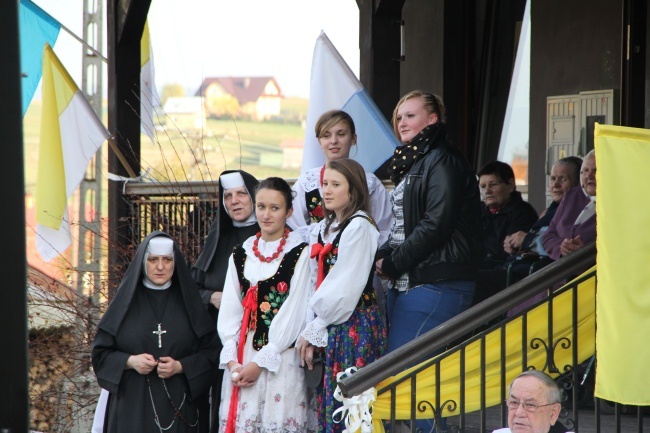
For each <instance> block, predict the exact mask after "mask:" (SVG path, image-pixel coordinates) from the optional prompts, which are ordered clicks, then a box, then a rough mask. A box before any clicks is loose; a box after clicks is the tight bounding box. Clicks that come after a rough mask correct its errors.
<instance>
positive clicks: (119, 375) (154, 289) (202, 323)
mask: <svg viewBox="0 0 650 433" xmlns="http://www.w3.org/2000/svg"><path fill="white" fill-rule="evenodd" d="M170 265H171V268H170ZM217 342H218V337H217V334H216V330H215V328H214V325H213V324H212V322H211V320H210V318H209V316H208V314H207V313H206V311H205V308H204V307H203V305H202V302H201V298H200V296H199V294H198V292H197V289H196V285H195V283H194V281H193V280H192V277H191V274H190V270H189V269H188V267H187V265H186V264H185V259H184V258H183V255H182V254H181V252H180V250H179V247H178V244H177V243H176V242H174V241H173V240H172V238H171V237H170V236H169V235H168V234H166V233H163V232H153V233H151V234H150V235H149V236H147V237H146V238H145V239H144V241H142V243H141V244H140V246H139V247H138V251H137V252H136V255H135V258H134V259H133V262H132V263H131V265H130V266H129V268H128V269H127V271H126V273H125V275H124V278H123V279H122V282H121V284H120V287H119V288H118V291H117V293H116V295H115V298H114V299H113V300H112V302H111V303H110V305H109V306H108V309H107V310H106V313H104V316H103V317H102V319H101V320H100V321H99V325H98V330H97V334H96V335H95V340H94V341H93V347H92V364H93V368H94V371H95V375H96V376H97V381H98V382H99V385H100V386H101V387H102V388H104V389H106V390H108V391H109V393H110V394H109V398H108V403H107V407H106V413H105V417H104V432H105V433H124V432H139V433H140V432H141V433H154V432H155V433H160V432H161V431H165V432H167V433H186V432H201V433H204V432H208V429H209V406H208V390H209V388H210V385H211V383H212V379H213V377H214V372H215V370H216V365H217V360H218V355H219V349H218V344H217Z"/></svg>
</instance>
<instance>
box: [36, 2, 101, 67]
mask: <svg viewBox="0 0 650 433" xmlns="http://www.w3.org/2000/svg"><path fill="white" fill-rule="evenodd" d="M46 13H47V12H46ZM57 22H58V21H57ZM59 25H60V26H61V28H62V29H63V30H65V31H66V32H68V34H69V35H70V36H72V37H73V38H75V39H76V40H77V41H79V42H80V43H81V44H82V45H83V46H84V47H86V48H88V49H89V50H90V51H92V52H93V54H95V55H96V56H98V57H99V58H101V59H102V60H103V61H104V63H106V64H108V59H107V58H106V57H104V56H103V55H102V53H100V52H99V51H97V50H96V49H94V48H93V47H92V46H91V45H90V44H89V43H88V42H86V41H84V40H83V39H81V38H80V37H79V36H77V35H75V34H74V33H73V32H72V30H70V29H69V28H67V27H66V26H64V25H63V24H61V23H60V22H59Z"/></svg>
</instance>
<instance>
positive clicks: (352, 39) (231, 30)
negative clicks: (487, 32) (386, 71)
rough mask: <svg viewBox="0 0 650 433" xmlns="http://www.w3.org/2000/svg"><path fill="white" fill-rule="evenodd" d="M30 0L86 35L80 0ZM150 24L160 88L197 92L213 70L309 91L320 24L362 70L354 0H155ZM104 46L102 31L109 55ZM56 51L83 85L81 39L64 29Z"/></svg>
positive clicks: (293, 92)
mask: <svg viewBox="0 0 650 433" xmlns="http://www.w3.org/2000/svg"><path fill="white" fill-rule="evenodd" d="M33 1H34V2H35V3H36V4H38V5H39V6H40V7H41V8H43V9H44V10H45V11H46V12H48V13H49V14H50V15H52V16H53V17H54V18H55V19H57V20H58V21H60V22H61V23H62V24H63V25H64V26H66V27H68V28H69V29H70V30H72V31H73V32H75V33H76V34H77V35H79V36H82V18H83V16H82V11H83V0H33ZM106 2H107V0H104V7H106ZM104 19H106V17H104ZM149 27H150V30H151V41H152V46H153V53H154V62H155V70H156V72H155V73H156V86H157V87H158V89H161V88H162V87H163V86H164V85H165V84H172V83H179V84H182V85H183V86H184V87H185V88H187V89H188V91H190V92H194V91H195V90H196V89H197V88H198V87H199V85H200V83H201V81H202V80H203V78H204V77H211V76H274V77H275V78H276V79H277V81H278V84H279V85H280V88H281V89H282V92H283V94H284V95H285V96H300V97H305V98H307V97H308V96H309V77H310V70H311V59H312V54H313V49H314V44H315V43H316V38H317V37H318V35H319V34H320V31H321V30H323V31H324V32H325V33H326V34H327V36H328V37H329V38H330V40H331V41H332V43H333V44H334V45H335V46H336V48H337V49H338V51H339V52H340V53H341V55H342V56H343V58H344V59H345V60H346V62H347V63H348V65H349V66H350V68H351V69H352V70H353V71H354V72H355V73H356V74H357V76H358V75H359V36H358V34H359V10H358V7H357V4H356V1H355V0H275V1H269V0H184V1H179V0H152V2H151V8H150V10H149ZM104 35H106V28H105V29H104ZM105 45H106V37H105V36H104V47H102V49H101V52H102V53H103V54H104V55H106V48H105ZM54 51H55V52H56V53H57V55H58V56H59V58H60V59H61V61H62V62H63V64H64V65H65V66H66V68H67V69H68V71H69V72H70V74H71V75H72V77H73V78H74V79H75V81H77V84H78V85H81V53H82V48H81V45H80V44H79V42H77V41H75V40H74V39H73V38H72V37H70V36H68V35H67V34H66V33H65V32H64V31H62V32H61V34H60V36H59V39H58V41H57V43H56V44H55V46H54ZM104 82H106V79H105V80H104Z"/></svg>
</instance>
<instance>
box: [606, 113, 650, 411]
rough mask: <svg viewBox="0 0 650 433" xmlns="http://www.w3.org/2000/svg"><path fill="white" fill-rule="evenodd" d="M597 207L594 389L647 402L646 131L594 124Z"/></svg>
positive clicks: (649, 256)
mask: <svg viewBox="0 0 650 433" xmlns="http://www.w3.org/2000/svg"><path fill="white" fill-rule="evenodd" d="M594 136H595V148H596V165H597V167H598V170H597V172H596V180H597V185H598V192H597V197H598V200H597V201H596V214H597V215H598V226H597V233H598V237H597V240H596V246H597V248H598V259H597V264H598V273H597V275H598V296H597V309H596V317H597V329H598V333H597V338H596V351H597V354H598V355H597V369H596V389H595V395H596V396H597V397H600V398H604V399H607V400H611V401H615V402H618V403H623V404H634V405H650V370H649V369H648V360H649V359H650V344H649V343H650V278H648V274H646V270H648V269H649V267H648V265H649V263H650V236H648V235H647V230H649V229H650V201H649V200H648V199H647V196H646V191H645V189H646V188H645V187H646V185H645V176H646V175H647V170H648V166H649V165H648V164H649V163H650V131H649V130H647V129H638V128H628V127H621V126H611V125H596V131H595V135H594Z"/></svg>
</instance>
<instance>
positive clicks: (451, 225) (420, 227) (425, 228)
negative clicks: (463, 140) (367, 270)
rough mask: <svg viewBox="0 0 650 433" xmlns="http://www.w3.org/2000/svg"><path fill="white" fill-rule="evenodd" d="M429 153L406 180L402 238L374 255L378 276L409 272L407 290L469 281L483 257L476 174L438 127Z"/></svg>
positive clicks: (393, 275) (385, 245) (417, 162)
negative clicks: (378, 265)
mask: <svg viewBox="0 0 650 433" xmlns="http://www.w3.org/2000/svg"><path fill="white" fill-rule="evenodd" d="M431 146H432V149H431V150H429V151H428V153H426V154H425V155H423V156H422V157H421V159H418V160H417V161H416V162H415V164H414V165H413V167H411V169H410V171H409V172H408V174H407V175H406V177H405V180H404V181H405V182H406V184H405V187H404V230H405V240H404V243H402V245H400V246H399V247H398V248H397V249H395V250H392V249H391V248H390V246H389V242H390V240H389V241H387V242H386V243H385V244H384V245H383V246H382V247H381V248H380V249H379V252H378V256H377V257H378V258H384V261H383V264H382V270H383V272H384V273H385V274H386V275H388V276H389V277H391V278H393V279H396V278H398V277H400V276H401V275H402V274H404V273H406V272H408V274H409V287H415V286H418V285H421V284H427V283H434V282H436V281H442V280H457V279H460V280H474V279H476V271H477V269H478V266H479V264H480V262H481V259H482V256H483V239H482V226H481V199H480V193H479V188H478V182H477V180H476V175H475V174H474V172H473V171H472V170H471V168H470V165H469V163H468V162H467V160H466V159H465V157H464V156H463V155H462V154H461V153H460V151H459V150H458V148H456V147H455V146H453V145H452V144H451V143H450V142H448V140H447V138H446V132H445V128H444V127H442V128H439V129H438V131H437V136H436V137H435V138H434V141H433V143H432V145H431Z"/></svg>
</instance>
